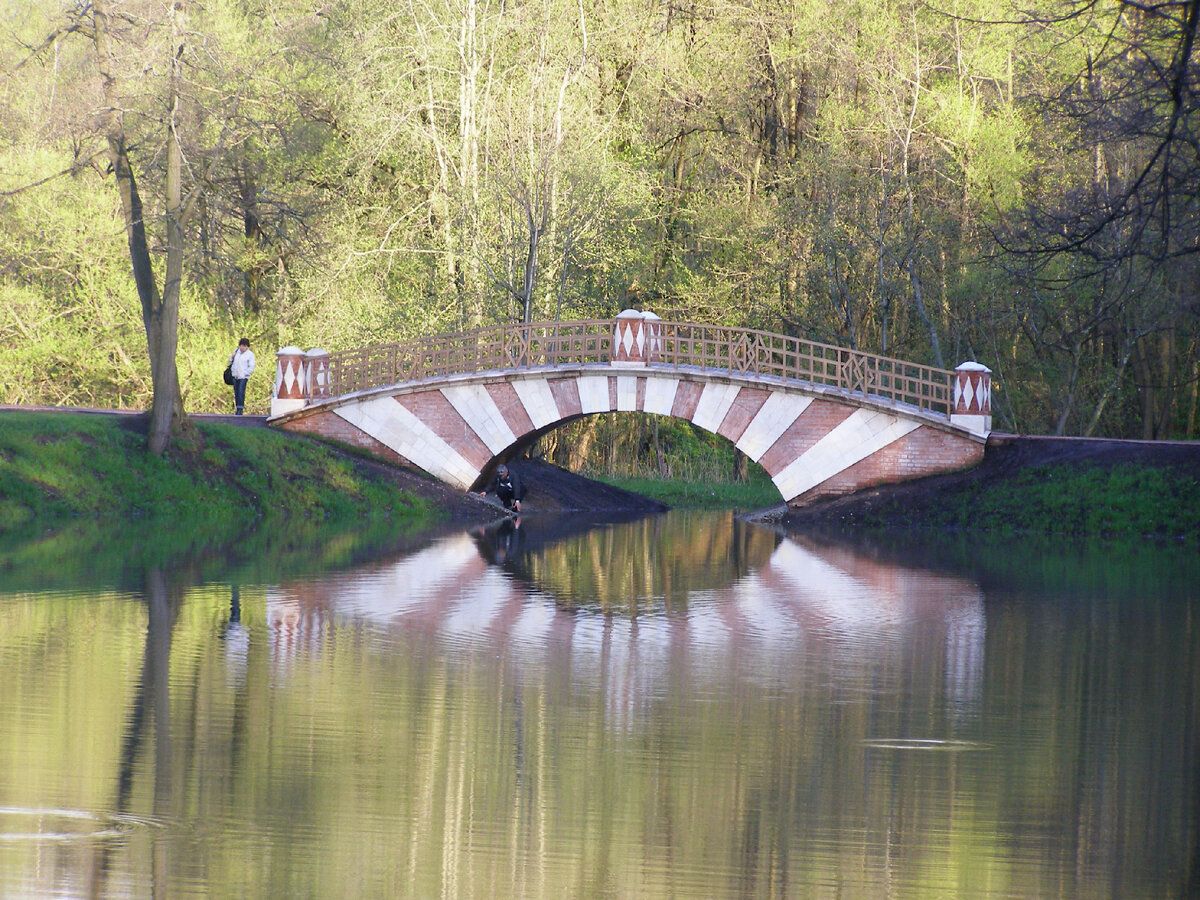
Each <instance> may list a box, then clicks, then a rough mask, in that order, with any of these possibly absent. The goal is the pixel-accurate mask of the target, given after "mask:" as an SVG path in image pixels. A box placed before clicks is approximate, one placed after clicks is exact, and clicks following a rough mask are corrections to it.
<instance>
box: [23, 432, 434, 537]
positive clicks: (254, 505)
mask: <svg viewBox="0 0 1200 900" xmlns="http://www.w3.org/2000/svg"><path fill="white" fill-rule="evenodd" d="M140 424H141V423H140V422H139V421H138V420H137V419H136V418H135V417H118V416H101V415H67V414H61V413H37V412H6V413H4V414H3V415H0V535H5V534H12V533H15V532H19V531H22V530H26V529H29V528H37V529H40V530H45V529H47V528H54V527H56V526H63V525H66V524H67V523H72V522H76V521H79V520H84V519H86V520H95V519H99V520H102V521H107V522H110V523H111V522H116V521H120V522H125V523H135V522H147V523H158V524H161V525H162V526H163V527H174V526H176V525H180V524H182V525H185V526H186V528H187V529H189V530H191V531H197V532H213V533H224V534H235V535H236V534H239V533H241V532H244V531H247V530H248V529H249V528H250V527H251V526H253V525H254V524H255V523H256V522H262V521H274V520H277V519H289V520H297V519H299V520H303V521H308V522H337V521H350V520H354V521H373V520H391V521H396V520H412V521H417V520H421V519H424V518H428V517H430V516H431V510H430V508H429V506H428V504H426V503H425V502H424V501H423V500H421V499H420V498H417V497H414V496H411V495H410V494H407V493H405V492H403V491H401V490H400V489H398V488H397V487H396V486H395V485H394V484H392V483H391V482H389V481H388V480H386V478H382V477H380V476H378V475H377V474H374V473H373V472H372V471H371V470H370V468H369V467H367V466H363V465H361V464H360V463H359V462H357V461H356V460H354V459H353V458H351V457H347V456H346V455H344V454H339V453H337V452H335V451H333V450H332V449H330V448H329V447H326V446H324V445H322V444H319V443H317V442H313V441H307V440H297V438H296V437H295V436H292V435H287V434H282V433H279V432H276V431H273V430H271V429H266V428H243V427H240V426H236V425H226V424H219V423H204V422H199V423H194V424H193V426H192V429H191V432H190V433H189V435H188V436H187V437H186V438H184V439H182V440H180V441H177V442H176V443H175V445H174V446H173V447H172V448H171V450H170V451H169V452H168V453H167V454H165V455H164V456H162V457H155V456H152V455H150V454H148V453H147V452H146V451H145V437H144V435H143V434H141V433H139V427H140Z"/></svg>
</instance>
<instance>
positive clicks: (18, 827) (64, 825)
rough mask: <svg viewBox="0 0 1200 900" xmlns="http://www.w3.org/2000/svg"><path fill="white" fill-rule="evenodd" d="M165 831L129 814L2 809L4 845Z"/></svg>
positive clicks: (155, 822) (0, 830)
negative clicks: (156, 830) (149, 830)
mask: <svg viewBox="0 0 1200 900" xmlns="http://www.w3.org/2000/svg"><path fill="white" fill-rule="evenodd" d="M162 827H164V825H163V823H162V822H160V821H158V820H156V819H151V818H147V817H145V816H134V815H129V814H126V813H96V812H89V811H87V810H83V809H27V808H23V807H13V806H9V807H0V843H23V842H50V843H69V842H71V841H84V840H95V839H97V838H116V837H124V836H126V835H129V834H131V833H133V832H135V831H139V830H143V829H148V828H162Z"/></svg>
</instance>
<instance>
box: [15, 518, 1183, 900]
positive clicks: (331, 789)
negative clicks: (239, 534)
mask: <svg viewBox="0 0 1200 900" xmlns="http://www.w3.org/2000/svg"><path fill="white" fill-rule="evenodd" d="M409 544H410V549H407V550H403V551H399V550H393V551H390V552H384V553H376V555H374V556H373V557H372V558H370V559H368V560H366V561H360V562H358V563H356V564H354V565H353V566H351V567H345V568H342V569H340V570H338V571H334V572H328V573H325V574H320V573H313V572H308V573H306V574H300V575H296V576H295V577H280V578H279V579H278V580H271V581H269V583H250V582H246V583H238V584H233V585H231V584H230V583H229V580H225V581H219V580H217V581H214V580H212V579H211V577H208V580H205V581H204V582H203V583H200V584H194V583H191V582H192V581H194V580H195V579H194V578H192V577H191V576H188V577H180V576H179V574H178V572H173V571H172V570H170V569H166V568H161V567H154V566H150V567H148V568H146V569H145V570H144V571H141V572H137V573H134V574H130V573H128V572H126V573H125V574H124V575H123V576H122V578H121V579H109V578H107V577H106V578H105V579H103V580H102V582H97V583H95V584H89V583H87V582H86V579H84V580H83V581H81V582H80V583H78V584H71V585H68V584H64V583H62V579H57V580H56V579H54V578H48V579H45V580H48V581H49V583H51V584H53V588H50V587H46V588H44V589H43V588H39V587H37V585H38V584H40V583H41V580H39V577H30V576H25V577H18V576H17V575H16V574H15V573H14V572H12V571H9V572H8V573H7V577H6V579H5V581H4V582H0V591H2V592H0V671H3V673H4V678H3V679H0V896H3V897H33V898H37V897H111V898H123V897H170V898H176V897H258V898H270V897H280V898H283V897H287V898H293V897H314V898H333V897H355V898H360V897H361V898H369V897H380V898H382V897H449V898H474V897H539V898H540V897H552V898H556V900H558V898H567V897H572V898H574V897H580V898H592V897H676V898H679V897H698V898H699V897H704V898H726V897H728V898H734V897H737V898H741V897H798V898H801V897H802V898H823V897H829V898H840V900H858V898H881V897H889V898H891V897H901V898H909V897H911V898H922V900H924V898H938V897H945V898H1012V897H1030V898H1043V897H1055V898H1058V897H1061V898H1109V897H1122V898H1124V897H1135V898H1136V897H1146V898H1171V897H1186V896H1196V895H1197V893H1198V891H1200V860H1198V856H1197V848H1196V845H1197V833H1198V832H1197V814H1198V812H1200V756H1198V754H1197V738H1198V737H1200V730H1198V728H1197V724H1198V718H1200V700H1198V698H1200V644H1198V641H1197V625H1196V614H1197V607H1198V605H1200V594H1198V591H1197V589H1196V588H1195V585H1196V583H1197V581H1196V578H1197V576H1198V574H1200V573H1197V571H1196V563H1195V560H1194V559H1193V555H1192V554H1188V553H1186V552H1180V551H1170V550H1158V549H1155V548H1148V547H1131V548H1117V549H1114V548H1101V551H1100V552H1099V553H1089V552H1087V551H1084V550H1080V549H1078V548H1070V549H1067V548H1063V547H1055V546H1053V545H1044V546H1033V545H1030V544H1028V543H1026V544H1024V545H1021V546H1012V545H1010V546H1006V547H994V546H991V545H990V544H989V543H988V542H986V541H980V540H978V539H977V538H972V537H969V536H968V537H963V538H961V539H958V540H956V541H942V542H938V543H933V544H925V545H919V546H912V545H911V544H910V543H909V542H906V541H894V542H892V543H891V544H890V545H884V544H880V543H879V542H875V543H870V544H867V543H863V542H859V543H858V545H854V544H847V543H844V542H835V541H832V540H830V539H824V538H822V539H815V538H796V539H791V538H789V539H783V538H780V537H779V536H777V535H775V534H773V533H771V532H769V531H766V530H762V529H759V528H756V527H753V526H749V525H745V524H743V523H740V522H736V521H734V520H733V519H732V518H731V517H730V516H728V515H723V514H682V513H675V514H671V515H669V516H661V517H654V518H651V519H645V520H640V521H633V522H627V523H609V524H605V525H600V526H595V527H592V526H590V525H589V524H588V523H585V522H581V521H577V520H573V521H551V520H546V519H543V518H538V517H527V518H526V519H525V521H524V522H523V523H522V526H521V528H519V529H512V528H505V529H493V530H490V531H480V532H476V533H472V534H452V535H448V536H444V537H441V538H438V539H436V540H432V541H430V542H427V543H425V544H424V545H423V546H422V545H421V544H420V542H416V543H415V544H413V542H411V541H410V542H409ZM414 547H415V549H413V548H414ZM118 570H121V566H119V565H117V566H112V565H108V566H102V565H97V568H96V571H104V572H112V571H118ZM189 571H195V569H194V568H190V569H189ZM203 571H205V572H211V571H212V565H211V562H210V563H209V564H208V565H207V566H206V567H204V568H203ZM237 571H238V572H240V573H244V569H238V570H237ZM298 571H302V572H303V569H299V570H298ZM238 577H239V580H241V579H242V578H243V577H244V574H240V575H239V576H238Z"/></svg>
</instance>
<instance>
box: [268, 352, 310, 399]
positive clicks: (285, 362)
mask: <svg viewBox="0 0 1200 900" xmlns="http://www.w3.org/2000/svg"><path fill="white" fill-rule="evenodd" d="M307 405H308V379H307V378H305V374H304V351H303V350H301V349H300V348H299V347H284V348H283V349H282V350H277V351H275V390H274V392H273V393H272V394H271V415H272V416H282V415H283V414H284V413H290V412H295V411H296V410H298V409H303V408H304V407H305V406H307Z"/></svg>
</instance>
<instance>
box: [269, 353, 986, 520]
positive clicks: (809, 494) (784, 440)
mask: <svg viewBox="0 0 1200 900" xmlns="http://www.w3.org/2000/svg"><path fill="white" fill-rule="evenodd" d="M635 410H637V411H642V412H647V413H655V414H658V415H664V416H673V417H676V418H681V419H687V420H688V421H690V422H692V423H694V424H695V425H697V426H698V427H700V428H703V429H705V430H707V431H710V432H713V433H715V434H719V435H721V436H722V437H725V438H727V439H728V440H730V441H732V442H733V443H734V445H735V446H737V448H738V449H739V450H741V451H742V452H743V453H745V454H746V456H748V457H749V458H750V459H752V460H754V461H755V462H757V463H759V464H760V465H761V466H762V467H763V468H764V469H765V470H766V471H767V473H768V474H769V475H770V476H771V478H772V480H773V481H774V483H775V486H776V487H777V488H778V489H779V493H780V494H781V495H782V497H783V498H784V500H786V501H787V502H788V503H790V504H792V505H801V504H803V503H805V502H808V501H809V500H812V499H816V498H818V497H824V496H830V495H836V494H843V493H849V492H851V491H856V490H860V489H862V488H864V487H870V486H872V485H876V484H882V483H886V482H893V481H903V480H907V479H911V478H916V477H921V476H924V475H931V474H936V473H939V472H946V471H952V470H955V469H960V468H964V467H966V466H970V465H973V464H974V463H976V462H978V461H979V460H980V459H982V457H983V449H984V439H983V438H982V437H981V436H979V435H973V434H971V433H970V432H968V431H967V430H966V429H962V428H957V427H955V426H954V425H952V424H949V423H947V422H946V421H945V420H944V419H935V418H934V417H932V416H927V415H925V414H922V413H921V412H919V411H917V410H915V409H914V410H909V409H907V408H900V407H897V406H895V405H876V404H872V403H871V402H869V401H864V400H862V399H857V400H855V399H853V398H848V397H846V396H845V395H843V394H840V393H836V392H833V391H822V390H821V389H819V388H817V389H804V388H800V387H796V386H783V385H771V384H764V383H762V382H756V381H754V380H753V379H752V378H741V377H739V376H727V375H724V374H720V375H715V374H710V373H704V372H685V371H678V370H672V371H669V372H663V371H662V370H661V369H648V368H644V369H642V370H641V371H636V370H630V369H623V370H621V371H619V372H617V373H612V370H611V369H609V370H608V371H607V372H605V371H599V372H595V373H593V372H590V371H588V370H580V371H578V372H575V373H566V372H562V371H555V372H540V373H539V372H510V373H505V374H504V375H496V374H493V375H488V376H459V377H457V378H453V379H449V380H447V382H444V383H441V384H439V385H431V384H428V383H426V384H422V385H402V386H396V387H394V388H389V389H386V390H384V391H375V392H371V393H369V394H364V395H361V396H353V395H351V396H347V397H342V398H338V399H336V400H334V401H330V402H326V403H323V404H318V405H316V406H310V407H307V408H305V409H303V410H300V411H297V412H294V413H290V414H288V415H285V416H280V417H279V419H278V420H277V421H275V422H273V424H277V425H278V426H279V427H282V428H285V429H289V430H295V431H301V432H308V433H312V434H318V435H322V436H324V437H330V438H335V439H338V440H341V441H343V442H347V443H351V444H354V445H356V446H360V447H363V448H364V449H368V450H371V451H372V452H375V453H377V454H378V455H380V456H382V457H384V458H388V459H391V460H393V461H397V462H401V463H407V464H411V465H414V466H417V467H419V468H421V469H423V470H425V471H426V472H428V473H429V474H430V475H433V476H434V477H436V478H438V479H440V480H442V481H444V482H446V483H448V484H451V485H454V486H456V487H459V488H462V489H470V488H474V487H477V486H478V485H479V484H480V483H481V482H482V481H483V478H484V474H485V473H486V472H489V471H490V466H491V464H492V463H494V461H495V460H497V459H502V458H506V455H507V454H509V453H511V452H512V451H513V449H514V447H515V446H516V445H518V444H519V443H520V442H521V441H522V439H523V438H528V437H529V436H531V435H532V434H534V433H535V432H536V433H541V432H545V431H549V430H551V429H552V428H553V427H555V426H557V425H559V424H561V423H563V422H565V421H570V420H573V419H576V418H579V417H581V416H586V415H591V414H595V413H603V412H619V411H635Z"/></svg>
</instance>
